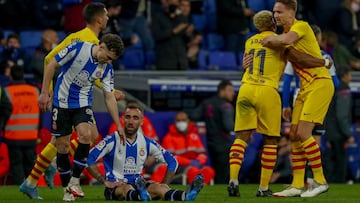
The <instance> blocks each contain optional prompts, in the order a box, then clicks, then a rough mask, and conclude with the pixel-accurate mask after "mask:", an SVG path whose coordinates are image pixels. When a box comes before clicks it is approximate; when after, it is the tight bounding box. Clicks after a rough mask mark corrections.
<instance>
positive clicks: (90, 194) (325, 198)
mask: <svg viewBox="0 0 360 203" xmlns="http://www.w3.org/2000/svg"><path fill="white" fill-rule="evenodd" d="M257 187H258V186H257V185H251V184H250V185H240V192H241V197H239V198H237V197H232V198H230V197H228V195H227V192H226V185H216V186H205V187H204V189H203V190H202V191H201V193H200V194H199V196H198V198H197V199H196V200H195V202H203V203H227V202H229V203H230V202H244V203H245V202H246V203H252V202H254V203H255V202H261V203H268V202H306V203H307V202H309V203H316V202H323V203H325V202H326V203H327V202H334V203H335V202H344V203H352V202H360V197H359V193H360V184H355V185H340V184H338V185H336V184H333V185H330V190H329V192H327V193H325V194H322V195H320V196H318V197H314V198H300V197H293V198H257V197H255V193H256V190H257ZM283 187H284V186H283V185H272V186H271V189H272V190H273V191H280V190H282V189H283ZM173 188H176V189H185V187H183V186H179V185H173ZM83 190H84V192H85V194H86V197H85V198H83V199H77V202H92V203H99V202H109V201H105V200H104V197H103V187H102V186H83ZM39 193H40V195H41V196H42V197H43V198H44V200H41V201H40V202H41V203H50V202H63V201H62V196H63V190H62V188H61V187H55V188H54V189H52V190H51V189H48V188H45V187H41V188H39ZM7 202H11V203H15V202H16V203H28V202H39V200H30V199H28V197H27V196H25V195H23V194H22V193H21V192H20V191H19V187H18V186H2V187H0V203H7ZM156 202H162V201H156Z"/></svg>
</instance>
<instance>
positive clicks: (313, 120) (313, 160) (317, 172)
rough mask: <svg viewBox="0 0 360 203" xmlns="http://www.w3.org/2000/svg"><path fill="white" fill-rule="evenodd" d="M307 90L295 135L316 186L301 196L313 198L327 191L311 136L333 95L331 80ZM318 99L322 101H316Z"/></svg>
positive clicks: (323, 80) (316, 82)
mask: <svg viewBox="0 0 360 203" xmlns="http://www.w3.org/2000/svg"><path fill="white" fill-rule="evenodd" d="M309 89H310V90H309V93H308V95H307V100H306V101H305V103H304V108H303V113H302V115H301V117H300V121H299V128H298V130H297V135H298V136H299V137H300V139H301V141H302V144H303V148H304V151H305V156H306V158H307V160H308V161H309V163H310V166H311V169H312V171H313V174H314V180H315V183H316V184H317V185H316V186H315V187H314V188H309V189H308V190H307V191H306V192H304V193H303V194H302V195H301V196H302V197H313V196H316V195H319V194H321V193H323V192H326V191H327V190H328V185H327V182H326V179H325V176H324V173H323V167H322V161H321V152H320V148H319V145H318V144H317V142H316V140H315V139H314V138H313V136H312V131H313V129H314V127H315V124H322V122H323V120H324V118H325V115H326V113H327V110H328V107H329V105H330V102H331V98H332V96H333V93H334V87H333V84H332V82H331V80H327V79H318V80H315V81H314V82H313V85H312V87H310V88H309ZM319 97H320V98H322V99H321V100H320V99H318V98H319Z"/></svg>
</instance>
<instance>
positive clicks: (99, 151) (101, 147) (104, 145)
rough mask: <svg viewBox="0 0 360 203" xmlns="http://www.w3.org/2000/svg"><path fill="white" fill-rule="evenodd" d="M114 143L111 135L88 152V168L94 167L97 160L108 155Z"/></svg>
mask: <svg viewBox="0 0 360 203" xmlns="http://www.w3.org/2000/svg"><path fill="white" fill-rule="evenodd" d="M115 141H116V139H115V138H114V134H111V135H108V136H106V137H105V138H104V139H103V140H101V141H100V142H99V143H98V144H97V145H95V146H94V147H93V148H92V149H91V150H90V152H89V156H88V160H87V164H88V166H92V165H94V164H95V163H96V162H97V161H98V160H99V159H101V158H102V157H104V156H105V155H106V154H107V153H109V152H110V151H111V150H112V149H113V147H114V146H115Z"/></svg>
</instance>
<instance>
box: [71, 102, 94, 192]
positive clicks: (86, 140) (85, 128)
mask: <svg viewBox="0 0 360 203" xmlns="http://www.w3.org/2000/svg"><path fill="white" fill-rule="evenodd" d="M93 123H94V122H93V112H92V110H91V108H90V107H83V108H79V109H76V110H75V113H74V124H75V128H76V131H77V133H78V138H79V145H78V147H77V148H76V151H75V154H74V161H73V169H72V176H71V179H70V181H69V184H68V189H70V190H71V192H72V193H73V195H74V196H77V197H84V192H83V191H82V189H81V187H80V175H81V173H82V171H83V170H84V168H85V167H86V160H87V157H88V155H89V150H90V142H91V136H92V131H91V127H92V125H93Z"/></svg>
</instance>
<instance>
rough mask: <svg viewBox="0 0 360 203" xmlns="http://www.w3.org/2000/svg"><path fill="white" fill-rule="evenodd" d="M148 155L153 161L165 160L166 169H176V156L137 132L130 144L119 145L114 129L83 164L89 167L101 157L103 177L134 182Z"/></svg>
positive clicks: (91, 151) (113, 180)
mask: <svg viewBox="0 0 360 203" xmlns="http://www.w3.org/2000/svg"><path fill="white" fill-rule="evenodd" d="M150 155H152V156H154V157H155V159H156V160H157V161H159V162H162V163H166V164H167V165H168V166H167V167H168V170H169V171H176V169H177V167H178V162H177V161H176V159H175V158H174V157H173V156H172V155H171V154H170V153H169V152H168V151H166V150H165V149H164V148H162V147H161V146H160V145H159V144H158V143H157V142H155V141H154V140H151V139H149V138H147V137H145V136H144V135H143V134H142V133H141V132H140V131H138V132H137V137H136V140H135V141H134V143H130V142H128V141H126V145H125V146H124V145H123V144H121V142H120V136H119V134H118V133H117V132H115V133H113V134H110V135H108V136H106V137H105V138H104V139H103V140H101V141H100V142H99V143H98V144H97V145H96V146H95V147H94V148H92V149H91V150H90V153H89V157H88V161H87V164H88V165H89V166H92V165H94V164H95V163H96V161H97V160H99V159H100V158H103V162H104V167H105V176H106V180H108V181H110V182H127V183H129V184H134V183H135V178H136V177H137V176H139V175H141V173H142V169H143V167H144V163H145V161H146V159H147V157H148V156H150Z"/></svg>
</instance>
